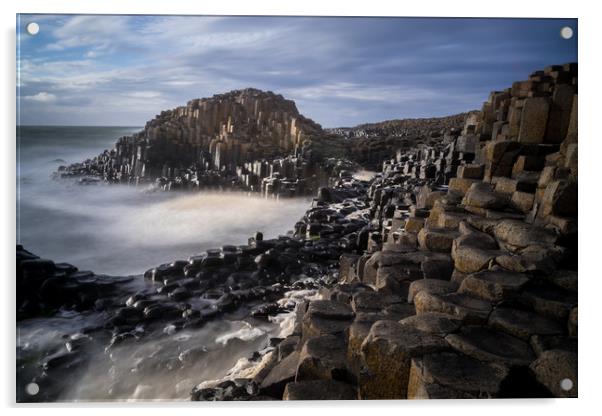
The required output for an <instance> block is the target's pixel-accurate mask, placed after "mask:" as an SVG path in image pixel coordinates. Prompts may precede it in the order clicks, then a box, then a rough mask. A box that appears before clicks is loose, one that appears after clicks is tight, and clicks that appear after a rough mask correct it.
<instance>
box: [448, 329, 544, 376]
mask: <svg viewBox="0 0 602 416" xmlns="http://www.w3.org/2000/svg"><path fill="white" fill-rule="evenodd" d="M445 340H446V341H447V342H448V343H449V344H450V345H451V346H452V347H453V348H455V349H456V350H458V351H460V352H461V353H463V354H466V355H468V356H470V357H472V358H474V359H476V360H480V361H488V362H495V363H501V364H504V365H506V366H528V365H529V364H530V363H531V362H532V361H533V360H534V359H535V354H534V353H533V350H532V349H531V347H530V346H529V344H528V343H526V342H525V341H522V340H520V339H518V338H516V337H513V336H511V335H508V334H505V333H503V332H497V331H493V330H490V329H488V328H485V327H481V326H468V327H463V328H461V329H460V331H459V332H458V333H455V334H450V335H448V336H446V337H445Z"/></svg>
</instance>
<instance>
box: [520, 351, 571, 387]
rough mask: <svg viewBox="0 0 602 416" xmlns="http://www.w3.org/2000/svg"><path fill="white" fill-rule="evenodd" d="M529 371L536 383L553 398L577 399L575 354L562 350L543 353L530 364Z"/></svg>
mask: <svg viewBox="0 0 602 416" xmlns="http://www.w3.org/2000/svg"><path fill="white" fill-rule="evenodd" d="M530 369H531V371H532V372H533V374H535V377H536V378H537V381H539V382H540V383H541V384H542V385H544V386H545V387H546V388H547V389H548V390H549V391H550V392H551V393H552V394H553V395H554V396H555V397H577V395H578V394H577V393H578V386H577V354H576V353H574V352H569V351H564V350H549V351H545V352H543V353H542V354H541V355H540V356H539V358H538V359H537V360H535V361H534V362H533V363H532V364H531V366H530ZM563 387H564V388H563Z"/></svg>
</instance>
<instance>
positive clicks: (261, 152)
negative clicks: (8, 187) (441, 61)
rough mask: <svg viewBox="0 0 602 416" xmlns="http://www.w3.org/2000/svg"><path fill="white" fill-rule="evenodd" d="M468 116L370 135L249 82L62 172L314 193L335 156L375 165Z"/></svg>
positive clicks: (88, 178)
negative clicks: (302, 110)
mask: <svg viewBox="0 0 602 416" xmlns="http://www.w3.org/2000/svg"><path fill="white" fill-rule="evenodd" d="M466 116H467V114H460V115H457V116H450V117H443V118H438V119H420V120H401V121H398V122H387V123H385V125H384V127H383V128H382V129H379V128H377V126H376V125H374V126H373V127H372V128H371V129H370V130H369V131H370V137H369V138H368V137H367V136H366V137H364V136H361V135H360V134H359V133H358V134H357V135H350V132H353V131H355V130H353V129H351V130H350V129H334V130H332V131H324V130H322V128H321V127H320V125H318V124H316V123H314V122H313V121H312V120H310V119H307V118H305V117H303V116H302V115H300V114H299V111H298V110H297V108H296V106H295V103H294V102H293V101H290V100H286V99H284V98H283V97H282V96H281V95H276V94H274V93H272V92H263V91H260V90H256V89H251V88H248V89H245V90H238V91H231V92H229V93H226V94H220V95H215V96H213V97H211V98H203V99H196V100H192V101H190V102H188V104H187V105H186V106H184V107H177V108H175V109H173V110H168V111H163V112H161V114H159V115H157V116H156V117H155V118H154V119H153V120H151V121H149V122H148V123H146V126H145V127H144V129H143V130H142V131H140V132H138V133H136V134H133V135H132V136H125V137H121V138H120V139H119V140H118V141H117V143H116V144H115V148H114V149H111V150H106V151H104V152H103V153H102V154H100V155H99V156H97V157H95V158H94V159H92V160H86V161H85V162H83V163H76V164H73V165H71V166H63V167H61V168H60V169H59V172H58V175H59V176H61V177H68V176H77V177H82V178H81V182H82V183H94V182H96V181H98V180H104V181H108V182H116V183H127V184H136V185H138V184H155V185H156V186H158V187H160V188H161V189H164V190H170V189H199V188H207V187H220V188H226V187H227V188H235V189H236V188H238V189H245V190H250V191H258V192H262V193H263V194H265V195H283V196H294V195H300V194H310V193H315V192H316V190H317V188H318V187H319V186H321V185H325V184H327V183H328V177H329V176H331V175H332V174H333V173H335V174H336V173H338V172H336V171H333V170H332V168H333V167H334V166H335V165H337V162H336V161H334V160H330V159H349V160H350V161H353V162H355V163H359V164H361V165H363V166H365V167H368V168H374V167H375V166H376V165H379V164H380V163H381V161H382V160H383V158H384V157H388V155H390V154H391V152H392V151H394V150H396V149H407V148H409V147H413V146H416V145H418V144H420V143H423V142H427V141H439V140H440V137H441V134H442V132H443V131H444V130H445V129H446V128H448V127H459V126H461V124H462V123H463V121H464V119H465V118H466ZM391 126H394V128H393V127H391ZM361 131H364V130H361ZM379 134H380V135H379ZM341 162H342V163H343V164H345V165H347V166H350V163H349V162H348V161H345V160H342V161H341Z"/></svg>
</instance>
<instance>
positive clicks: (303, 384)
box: [282, 380, 357, 400]
mask: <svg viewBox="0 0 602 416" xmlns="http://www.w3.org/2000/svg"><path fill="white" fill-rule="evenodd" d="M282 399H283V400H356V399H357V391H356V389H355V388H354V387H353V386H351V385H349V384H347V383H342V382H340V381H335V380H304V381H297V382H292V383H287V385H286V387H285V389H284V394H283V397H282Z"/></svg>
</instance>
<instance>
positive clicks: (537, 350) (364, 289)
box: [17, 64, 578, 400]
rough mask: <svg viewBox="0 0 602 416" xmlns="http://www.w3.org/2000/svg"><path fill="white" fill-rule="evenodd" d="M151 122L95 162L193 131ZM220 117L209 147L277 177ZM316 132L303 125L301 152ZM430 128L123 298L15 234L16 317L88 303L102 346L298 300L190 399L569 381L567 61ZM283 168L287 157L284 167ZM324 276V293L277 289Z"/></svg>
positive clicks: (571, 247)
mask: <svg viewBox="0 0 602 416" xmlns="http://www.w3.org/2000/svg"><path fill="white" fill-rule="evenodd" d="M245 102H246V101H245ZM187 108H188V107H187ZM241 108H246V107H244V106H242V105H241ZM249 108H252V109H253V111H255V110H254V109H255V105H253V106H251V107H249ZM182 111H184V110H182ZM236 111H238V110H236ZM240 111H243V110H242V109H241V110H240ZM244 111H249V110H248V109H245V110H244ZM291 111H292V110H291ZM184 112H185V111H184ZM170 114H171V113H170ZM160 117H161V116H160ZM164 117H165V119H170V117H171V116H169V117H167V116H164ZM260 118H261V117H260ZM270 119H271V118H270ZM276 119H277V120H280V121H278V123H283V121H282V120H284V119H282V118H277V117H276V118H275V119H274V120H276ZM157 123H158V124H157V126H162V127H157V128H160V129H164V130H161V131H162V132H163V133H160V134H159V133H156V131H157V130H154V128H153V127H152V122H151V123H149V126H147V128H146V129H145V132H153V131H154V132H155V133H148V134H150V135H151V136H152V135H155V134H156V135H155V136H153V137H155V139H152V140H151V138H150V136H146V135H143V136H140V137H138V138H137V139H134V138H130V139H128V140H134V141H135V140H140V141H141V142H140V143H145V146H146V147H139V148H137V149H146V150H145V151H146V152H147V153H144V152H143V151H142V150H140V152H143V153H144V155H146V156H140V157H139V158H138V156H137V157H136V158H135V159H133V160H132V159H130V160H129V161H127V162H123V161H121V162H119V163H117V161H120V160H121V159H119V155H118V153H119V151H118V150H114V151H112V152H109V153H108V154H107V155H106V156H107V159H102V160H106V161H107V162H106V164H103V163H104V162H103V163H100V162H99V161H98V160H97V161H96V162H94V163H95V164H94V166H95V169H99V171H100V172H103V174H105V175H106V174H107V173H110V174H118V173H122V174H130V173H131V172H132V170H131V169H133V170H134V171H135V170H136V169H138V168H135V166H139V165H136V161H137V160H142V161H144V166H143V167H144V172H145V174H146V172H147V169H148V168H147V166H151V165H153V163H151V161H152V160H153V159H152V157H151V158H150V159H149V158H148V157H147V156H148V154H152V152H154V151H155V150H153V149H156V148H154V147H152V146H154V145H155V144H158V143H162V142H161V140H162V139H157V138H160V137H164V136H163V135H165V134H167V135H170V136H169V137H171V138H172V139H171V140H176V142H177V143H180V144H179V145H178V146H177V147H176V148H175V149H181V148H186V146H188V145H190V142H189V140H190V139H189V137H192V136H189V135H188V133H187V134H186V135H185V136H183V133H182V130H181V129H180V130H178V129H175V130H173V131H172V130H170V129H169V128H167V127H166V126H164V124H165V123H164V122H157ZM308 123H309V122H308ZM268 124H269V122H268ZM223 125H224V124H223V121H222V126H223ZM228 125H230V126H232V125H236V123H234V124H232V123H230V122H228V121H226V124H225V126H226V127H225V130H221V127H220V133H219V134H220V136H219V137H221V139H217V137H213V136H212V138H211V140H209V141H208V142H205V143H207V144H208V146H209V150H207V152H208V156H207V159H206V163H215V160H219V161H220V162H219V164H220V166H221V163H222V162H223V163H226V165H227V164H229V163H234V165H236V164H237V163H239V162H241V163H243V164H246V165H245V168H246V169H247V171H250V172H254V174H255V175H258V176H262V177H264V178H274V176H273V172H271V171H270V172H269V174H270V175H272V176H263V175H264V174H265V175H267V171H269V170H270V169H272V168H271V167H269V166H270V165H269V164H268V165H262V164H257V162H254V163H253V162H252V161H250V160H244V157H242V156H240V157H242V159H236V157H235V156H233V155H229V156H228V157H227V158H226V159H227V160H228V161H227V162H225V159H223V158H222V157H221V155H222V153H220V152H218V153H215V152H214V153H211V151H212V150H213V151H215V149H218V150H219V149H221V147H220V146H221V145H222V144H220V145H219V146H218V145H217V144H216V143H225V144H223V145H224V146H228V144H227V139H226V138H224V137H222V136H221V134H222V133H224V132H228V131H230V130H232V127H228ZM249 125H250V124H249ZM309 125H310V126H312V125H313V124H311V123H310V124H309ZM289 126H290V125H289ZM307 128H308V130H303V131H317V130H311V129H310V127H307ZM249 129H251V128H250V127H249ZM287 129H288V127H287ZM316 129H317V128H316ZM167 131H170V133H165V132H167ZM195 131H196V130H195ZM232 131H235V130H232ZM251 131H253V130H251ZM270 131H271V130H270ZM287 131H288V130H287ZM177 132H179V133H177ZM144 134H147V133H144ZM228 134H230V133H228ZM304 134H306V133H304ZM201 136H202V134H201ZM183 137H186V139H183ZM195 137H196V136H195ZM199 137H200V136H199ZM203 137H205V136H203ZM208 137H209V136H208ZM226 137H230V136H228V135H227V134H226ZM259 137H265V136H261V135H258V136H256V143H260V142H262V140H263V139H259ZM276 137H277V139H274V138H273V137H272V138H271V139H270V140H268V143H270V146H271V148H273V149H274V152H275V153H274V154H276V153H277V152H280V151H290V150H291V149H294V150H293V151H295V152H298V151H299V147H298V144H299V143H298V142H297V141H296V140H297V139H295V140H292V139H291V136H290V135H289V134H288V133H287V134H285V135H284V136H283V135H276ZM295 137H296V135H295ZM326 137H327V136H325V135H323V136H320V137H319V138H318V139H314V140H311V141H306V142H305V143H306V145H302V148H303V149H302V152H313V151H315V150H316V144H319V145H321V144H323V143H324V141H323V140H326V139H325V138H326ZM222 139H223V141H220V140H222ZM437 139H438V140H434V141H428V140H427V141H422V142H421V143H420V144H418V145H417V146H415V147H414V148H412V149H411V150H405V149H399V151H398V152H397V154H395V153H393V152H391V153H390V156H389V157H388V159H387V160H385V161H384V162H383V163H382V172H381V173H380V174H378V175H377V177H376V178H375V179H374V180H372V181H369V182H368V181H360V180H357V179H354V178H353V177H352V176H351V175H349V172H348V170H347V166H346V165H345V164H344V163H341V162H340V161H336V160H334V161H333V160H331V161H330V163H331V165H332V168H331V170H330V171H331V172H336V175H331V177H330V187H322V188H320V189H319V191H318V195H317V198H316V199H315V200H314V202H313V204H312V206H311V207H310V209H309V210H308V211H307V212H306V214H305V216H304V217H303V218H302V219H301V220H300V221H299V222H297V224H295V232H294V235H289V236H286V237H280V238H278V239H273V240H265V241H264V240H263V236H262V235H261V234H257V235H256V236H255V237H253V238H251V239H250V240H249V244H248V245H242V246H224V247H222V248H221V249H218V250H208V251H207V252H206V253H204V254H203V255H200V256H193V257H191V258H190V259H188V260H187V261H175V262H173V263H169V264H163V265H161V266H159V267H156V268H154V269H151V270H149V271H148V272H147V273H146V275H145V277H146V278H147V279H148V280H149V281H152V282H153V285H154V287H153V288H152V289H149V290H147V291H145V292H144V293H137V294H135V295H132V296H130V294H127V296H126V295H123V296H122V298H126V297H127V300H126V299H117V300H116V302H114V303H112V302H105V301H106V300H107V299H106V297H107V296H111V294H112V293H114V287H113V286H107V285H108V283H107V282H106V280H107V279H105V278H104V277H102V276H95V275H90V274H88V273H83V275H82V274H80V273H78V272H77V271H76V269H75V268H74V267H73V266H70V265H66V264H54V263H52V262H49V261H47V260H41V259H38V258H36V257H35V256H33V255H32V254H31V253H28V252H26V251H24V250H23V249H22V248H20V247H18V253H17V266H18V273H19V279H20V280H21V281H20V283H19V284H18V286H17V287H18V289H19V293H18V294H19V306H18V307H19V308H20V309H19V312H20V315H19V316H22V317H30V316H38V315H39V314H41V313H49V310H51V309H52V308H58V307H66V306H67V305H75V307H76V308H79V310H88V309H90V308H91V307H92V305H93V306H94V307H95V308H97V309H100V310H103V311H105V312H106V313H107V316H108V317H110V321H109V322H107V324H106V328H112V329H113V331H114V332H113V335H112V338H111V340H110V342H111V344H110V347H111V346H113V345H114V344H117V343H121V342H128V339H129V338H128V336H129V335H128V333H127V332H123V331H124V329H123V328H124V324H127V325H129V326H130V327H135V326H136V325H147V326H148V327H149V328H152V325H157V326H160V327H162V326H164V325H165V322H164V320H165V319H168V320H173V322H174V327H177V328H186V327H197V326H198V325H202V324H203V323H204V322H206V321H207V320H209V319H213V318H214V317H216V316H219V314H221V313H224V312H227V311H231V310H233V309H235V308H237V307H238V306H239V305H241V304H243V303H245V302H251V301H257V302H269V303H267V304H266V303H263V304H261V305H259V306H258V307H257V308H256V309H254V310H253V313H252V315H253V316H255V317H263V318H267V317H268V316H270V315H274V314H276V313H278V312H281V311H282V310H287V308H288V310H290V309H291V308H293V307H294V308H295V309H294V310H295V316H296V324H295V327H294V330H293V331H292V334H291V335H290V336H288V337H287V338H285V339H283V340H274V342H273V343H270V345H269V347H268V348H266V349H265V350H262V352H261V353H259V352H258V353H257V355H258V356H257V357H255V356H254V358H253V360H254V362H255V363H256V364H257V366H256V368H255V370H256V371H255V372H249V373H247V377H246V378H244V379H242V378H236V379H232V380H224V381H222V382H216V383H213V384H211V385H208V384H207V383H203V384H201V385H199V386H198V387H197V388H195V389H194V390H193V391H192V393H191V398H192V399H193V400H216V399H221V400H232V399H238V400H254V399H256V400H263V399H285V400H300V399H306V400H307V399H356V398H359V399H406V398H408V399H419V398H490V397H549V396H554V397H576V396H577V391H578V386H577V333H578V325H577V314H578V306H577V286H578V279H577V145H578V141H577V65H576V64H566V65H562V66H551V67H548V68H546V69H545V70H543V71H537V72H535V73H533V74H532V75H531V76H530V77H529V79H528V80H527V81H522V82H517V83H514V84H513V86H512V87H511V88H508V89H506V90H504V91H497V92H493V93H491V95H490V96H489V98H488V100H487V102H485V103H484V105H483V108H482V110H481V111H479V112H474V113H470V114H469V115H468V116H467V117H465V123H464V126H463V128H460V129H458V128H455V126H450V127H449V128H447V129H445V131H443V132H441V134H440V136H438V137H437ZM157 140H158V142H157V143H155V141H157ZM215 140H217V142H216V141H215ZM245 140H246V139H244V140H243V139H241V140H240V142H237V141H234V143H237V144H236V146H238V145H240V146H243V145H244V144H245V143H248V141H245ZM337 140H349V139H346V138H342V139H341V138H340V137H339V139H337ZM126 141H127V140H126ZM212 143H213V144H212ZM337 143H338V142H337ZM231 144H232V143H231ZM180 146H183V147H180ZM287 146H289V147H287ZM169 149H171V146H169ZM276 149H278V150H276ZM310 149H311V150H310ZM166 151H167V150H166ZM169 151H171V150H169ZM182 151H183V150H182ZM126 153H127V154H129V155H133V154H136V155H138V154H139V151H138V150H136V151H135V152H133V151H131V150H128V151H127V152H126ZM217 154H219V155H220V156H219V157H218V158H217V159H216V156H215V155H217ZM295 154H296V155H298V153H295ZM306 154H307V153H306ZM303 157H306V158H309V157H308V156H303ZM174 158H175V159H173V160H174V161H176V160H178V159H177V158H176V156H175V155H174ZM99 160H100V159H99ZM147 163H148V165H147ZM174 163H175V162H174ZM271 163H274V161H272V162H271ZM234 165H232V166H234ZM89 166H90V165H89ZM89 166H88V167H87V168H86V169H87V171H89ZM116 166H121V168H119V169H116V168H115V167H116ZM124 166H128V168H124ZM236 166H237V169H238V168H240V166H238V165H236ZM214 167H215V166H214ZM289 168H290V167H289V166H288V165H286V163H283V164H282V165H281V169H282V170H281V171H280V172H282V175H284V176H287V177H288V175H289V174H290V172H289V170H288V169H289ZM120 169H121V170H120ZM128 169H130V170H128ZM139 169H142V167H141V168H139ZM167 169H169V168H167ZM122 170H123V171H122ZM245 174H246V173H245ZM126 176H127V175H126ZM220 177H222V176H220ZM270 180H271V179H270ZM337 271H338V273H337ZM308 276H309V277H314V278H315V279H314V280H311V279H307V277H308ZM331 277H336V279H331ZM332 280H336V282H333V281H332ZM317 286H320V287H321V288H320V291H319V294H320V295H321V296H320V299H317V300H315V299H314V300H304V301H301V302H300V303H297V304H296V306H294V302H293V303H291V302H288V300H287V299H284V300H285V301H284V302H282V300H283V299H280V300H278V298H279V297H281V296H283V295H284V294H285V293H287V291H288V290H292V289H306V288H313V289H315V288H316V287H317ZM155 288H156V289H155ZM59 295H60V296H59ZM199 297H200V298H201V299H203V298H205V299H207V298H214V299H217V302H216V304H215V307H211V308H205V307H203V308H202V309H197V306H194V305H195V303H194V302H188V301H189V300H191V299H195V298H199ZM126 328H127V326H126ZM120 331H121V332H120ZM64 355H66V356H67V358H70V359H78V360H79V359H80V358H79V357H80V356H78V355H77V351H75V353H74V352H71V351H70V352H69V354H66V353H65V354H64ZM57 361H58V364H57V365H58V367H56V368H54V371H56V372H57V373H58V374H62V373H59V371H68V369H67V370H65V369H64V368H63V367H61V365H62V363H65V362H69V361H68V360H67V359H66V358H65V357H64V356H62V355H61V356H59V360H57ZM176 361H177V360H176ZM178 365H179V364H178ZM182 365H184V364H182ZM57 368H58V369H59V370H57Z"/></svg>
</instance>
